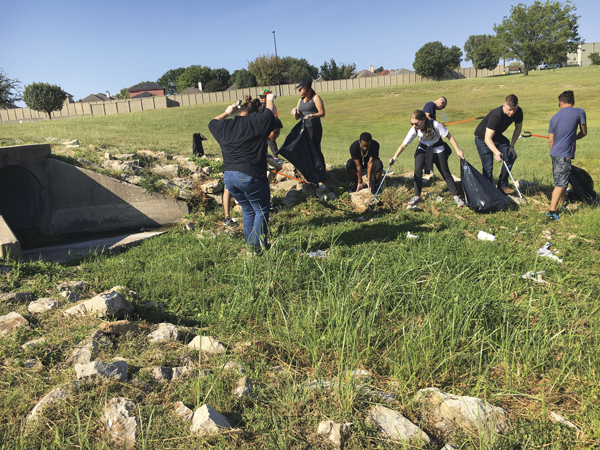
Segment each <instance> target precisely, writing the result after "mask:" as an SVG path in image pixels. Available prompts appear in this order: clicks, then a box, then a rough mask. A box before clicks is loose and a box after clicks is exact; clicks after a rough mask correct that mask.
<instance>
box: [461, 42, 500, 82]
mask: <svg viewBox="0 0 600 450" xmlns="http://www.w3.org/2000/svg"><path fill="white" fill-rule="evenodd" d="M495 41H496V38H495V37H494V36H490V35H489V34H477V35H471V36H469V39H467V41H466V42H465V47H464V49H465V61H473V67H474V68H475V76H476V77H477V71H478V70H482V69H487V70H494V69H495V68H496V66H497V65H498V60H499V59H500V55H499V54H498V53H497V46H496V42H495Z"/></svg>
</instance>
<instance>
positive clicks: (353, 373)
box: [343, 369, 371, 378]
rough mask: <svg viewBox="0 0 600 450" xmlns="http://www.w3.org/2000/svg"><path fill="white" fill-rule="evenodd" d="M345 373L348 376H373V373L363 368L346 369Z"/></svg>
mask: <svg viewBox="0 0 600 450" xmlns="http://www.w3.org/2000/svg"><path fill="white" fill-rule="evenodd" d="M343 374H344V375H346V377H348V378H371V374H370V373H369V372H368V371H367V370H363V369H354V370H344V372H343Z"/></svg>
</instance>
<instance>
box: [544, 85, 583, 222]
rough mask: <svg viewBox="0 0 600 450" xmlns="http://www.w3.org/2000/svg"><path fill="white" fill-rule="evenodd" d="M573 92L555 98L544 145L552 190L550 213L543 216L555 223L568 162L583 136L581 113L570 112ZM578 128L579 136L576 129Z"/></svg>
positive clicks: (568, 167) (575, 109)
mask: <svg viewBox="0 0 600 450" xmlns="http://www.w3.org/2000/svg"><path fill="white" fill-rule="evenodd" d="M573 105H575V95H574V94H573V91H564V92H563V93H562V94H560V95H559V96H558V107H559V108H560V109H559V111H558V112H557V113H556V114H554V116H553V117H552V119H550V126H549V127H548V145H549V146H550V156H551V158H552V174H553V176H554V190H553V191H552V200H551V201H550V211H549V212H548V213H547V214H546V216H547V217H548V218H549V219H551V220H558V219H559V217H558V213H557V212H556V208H558V205H559V204H560V202H561V201H562V199H563V198H564V196H565V192H566V190H567V187H568V186H569V175H571V160H572V159H575V141H577V140H578V139H581V138H583V137H585V136H586V135H587V123H586V118H585V111H584V110H583V109H581V108H574V107H573ZM578 125H579V132H577V126H578Z"/></svg>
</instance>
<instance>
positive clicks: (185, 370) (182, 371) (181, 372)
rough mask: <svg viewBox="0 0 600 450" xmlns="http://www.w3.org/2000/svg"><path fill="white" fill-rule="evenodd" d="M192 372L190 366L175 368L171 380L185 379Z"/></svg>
mask: <svg viewBox="0 0 600 450" xmlns="http://www.w3.org/2000/svg"><path fill="white" fill-rule="evenodd" d="M191 371H192V367H189V366H181V367H173V375H172V377H171V380H173V381H175V380H179V379H180V378H183V377H185V376H186V375H187V374H189V373H190V372H191Z"/></svg>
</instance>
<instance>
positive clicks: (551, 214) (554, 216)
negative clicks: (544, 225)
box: [546, 212, 560, 220]
mask: <svg viewBox="0 0 600 450" xmlns="http://www.w3.org/2000/svg"><path fill="white" fill-rule="evenodd" d="M546 217H547V218H548V219H550V220H559V219H560V217H558V214H556V213H555V212H547V213H546Z"/></svg>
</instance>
